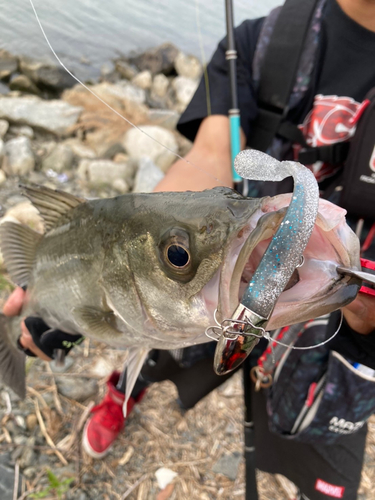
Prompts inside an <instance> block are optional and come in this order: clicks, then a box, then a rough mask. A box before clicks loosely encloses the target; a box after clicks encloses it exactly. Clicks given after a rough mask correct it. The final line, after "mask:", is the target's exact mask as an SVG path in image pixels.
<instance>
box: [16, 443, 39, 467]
mask: <svg viewBox="0 0 375 500" xmlns="http://www.w3.org/2000/svg"><path fill="white" fill-rule="evenodd" d="M34 446H35V438H34V437H31V438H29V439H28V440H27V444H26V446H25V447H24V449H23V452H22V455H21V458H20V461H19V464H20V467H21V469H26V467H31V466H32V465H33V464H34V462H35V456H36V454H35V451H34Z"/></svg>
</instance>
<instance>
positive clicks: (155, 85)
mask: <svg viewBox="0 0 375 500" xmlns="http://www.w3.org/2000/svg"><path fill="white" fill-rule="evenodd" d="M168 87H169V79H168V78H167V77H166V76H165V75H163V74H159V75H155V78H154V81H153V82H152V88H151V96H153V97H155V96H156V97H165V96H166V95H167V90H168Z"/></svg>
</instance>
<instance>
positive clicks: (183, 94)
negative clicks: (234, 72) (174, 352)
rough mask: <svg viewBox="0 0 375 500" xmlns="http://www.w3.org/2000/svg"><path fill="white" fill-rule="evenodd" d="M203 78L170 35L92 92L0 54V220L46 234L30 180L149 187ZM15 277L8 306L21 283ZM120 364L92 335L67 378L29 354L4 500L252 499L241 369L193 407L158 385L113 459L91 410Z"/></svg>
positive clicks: (1, 478) (0, 495) (276, 488)
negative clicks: (97, 452) (101, 447)
mask: <svg viewBox="0 0 375 500" xmlns="http://www.w3.org/2000/svg"><path fill="white" fill-rule="evenodd" d="M201 74H202V66H201V64H200V62H199V60H198V59H197V58H195V57H193V56H190V55H187V54H184V53H183V52H181V51H179V50H178V49H177V48H176V47H174V46H173V45H171V44H169V43H166V44H163V45H161V46H160V47H157V48H154V49H150V50H148V51H146V52H144V53H142V54H139V55H138V56H133V57H129V58H121V59H118V60H116V61H111V62H109V63H108V64H106V65H104V66H103V68H102V72H101V78H100V80H99V81H97V82H89V83H87V82H85V84H86V85H87V87H88V88H87V89H86V88H84V87H82V86H81V85H78V84H77V83H76V81H75V80H74V79H73V78H72V77H71V76H70V75H68V74H67V73H66V72H65V71H64V70H63V69H62V68H60V67H58V66H51V65H50V64H45V63H43V62H41V61H35V60H31V59H30V58H26V57H16V56H13V55H11V54H9V53H7V52H6V51H1V50H0V217H2V216H4V215H6V216H10V217H15V218H16V219H18V220H19V221H21V222H23V223H26V224H30V225H31V226H32V227H34V228H36V229H39V230H42V226H41V222H40V219H39V217H38V215H37V213H36V210H35V209H33V207H32V206H31V205H30V203H29V202H28V201H26V200H25V198H24V197H22V196H21V195H20V190H19V184H20V183H30V182H33V183H37V184H44V185H48V186H50V187H53V188H57V189H62V190H65V191H68V192H71V193H73V194H78V195H83V196H86V197H109V196H115V195H118V194H123V193H127V192H132V191H134V192H150V191H152V189H153V188H154V186H155V185H156V184H157V183H158V182H159V181H160V180H161V179H162V178H163V176H164V175H165V173H166V172H167V171H168V169H169V168H170V166H171V165H172V164H173V162H174V161H175V160H176V157H175V155H174V154H173V152H175V153H178V154H179V155H181V156H183V155H185V154H186V153H187V152H188V151H189V148H190V147H191V143H190V142H189V141H187V140H186V139H184V138H183V137H182V136H181V135H180V134H178V132H176V130H175V127H176V123H177V121H178V119H179V117H180V114H181V113H182V112H183V110H184V109H185V107H186V105H187V104H188V102H189V101H190V99H191V97H192V95H193V93H194V92H195V89H196V88H197V85H198V83H199V79H200V77H201ZM90 90H91V91H93V92H94V93H95V94H97V95H98V96H99V97H100V98H101V99H102V100H103V101H105V102H106V103H108V104H109V105H110V106H111V107H112V108H113V110H114V111H113V110H111V109H108V108H107V107H106V106H105V105H104V104H102V103H101V102H100V101H99V100H98V99H97V98H96V97H94V95H93V94H91V92H90ZM116 112H118V113H119V115H123V116H124V117H125V118H127V119H129V120H131V121H132V122H133V123H134V124H136V125H137V126H139V127H140V128H141V129H142V130H144V131H145V132H146V133H147V134H148V135H150V136H152V137H154V138H155V139H157V141H158V142H159V143H161V144H164V145H165V146H167V147H168V150H167V149H165V148H163V147H162V146H160V144H158V143H156V142H153V141H152V140H151V139H150V138H149V137H148V136H147V135H146V134H143V133H141V132H139V131H138V130H136V129H134V128H133V127H132V126H130V125H129V124H128V123H127V122H126V120H124V119H123V118H121V116H119V115H118V114H116ZM4 272H5V271H4V269H0V306H1V305H2V301H3V300H4V299H5V298H6V296H7V295H8V294H9V292H10V290H11V284H10V283H9V282H8V281H7V278H6V275H5V274H4ZM123 361H124V353H123V352H121V351H116V350H113V349H109V348H108V347H106V346H103V345H100V344H96V343H94V342H87V341H86V343H85V345H81V346H79V347H77V348H75V349H74V350H73V352H72V353H71V355H70V356H69V357H68V358H67V363H68V365H67V366H66V367H65V368H66V371H65V372H64V373H60V372H59V369H58V368H56V367H53V365H52V364H51V365H50V364H48V363H45V362H42V361H41V360H35V359H32V358H29V360H28V362H27V372H28V378H27V381H28V392H27V397H26V399H25V400H24V401H20V400H19V398H17V396H16V395H15V394H14V393H13V392H12V391H10V390H9V389H7V388H6V387H2V386H0V499H1V500H15V499H18V500H21V499H22V500H26V499H27V498H30V499H31V498H47V499H59V500H60V499H66V500H125V499H126V498H128V499H132V500H167V499H170V500H185V499H201V500H213V499H215V500H216V499H219V498H220V499H221V500H233V499H236V498H238V499H241V498H244V496H245V484H244V463H243V459H242V453H243V442H242V435H243V429H242V417H243V416H242V411H243V400H242V389H241V380H240V376H239V374H237V375H236V376H235V377H233V378H231V379H230V380H229V381H228V383H227V384H225V385H224V386H222V387H221V388H219V389H218V390H216V391H214V392H213V393H211V394H210V395H209V396H208V397H207V398H205V399H204V400H202V401H201V402H199V403H198V405H197V406H196V407H195V408H194V409H192V410H190V411H188V412H186V413H183V412H181V410H180V409H179V407H178V405H177V404H176V397H177V393H176V389H175V387H174V386H173V384H171V383H169V382H164V383H161V384H154V385H153V386H152V387H151V388H150V389H149V391H148V392H147V394H146V396H145V398H144V399H143V400H142V402H141V403H140V405H137V406H136V407H135V409H134V411H133V412H132V414H131V415H130V417H129V419H128V421H127V425H126V429H125V432H123V433H122V434H121V436H120V438H119V439H118V441H117V442H116V443H115V446H114V448H113V450H112V452H111V453H110V454H109V455H108V456H107V457H106V458H105V459H103V460H98V461H94V460H92V459H90V458H89V457H87V456H86V455H85V454H84V453H82V450H81V446H80V441H81V440H80V431H81V429H82V426H83V425H84V422H85V419H86V418H87V416H88V414H89V411H90V408H91V407H92V405H93V404H94V401H96V402H98V401H100V399H101V397H102V396H103V394H104V391H105V380H106V378H107V376H108V375H109V373H111V371H112V370H113V369H120V368H121V366H122V365H123ZM369 427H370V433H369V436H368V446H367V453H366V457H365V467H364V470H363V476H362V483H361V488H360V493H359V497H358V498H359V499H360V500H366V499H368V500H369V499H370V498H375V496H374V495H375V487H374V484H375V469H374V467H373V464H374V460H375V419H372V420H371V422H370V426H369ZM161 469H167V471H165V470H163V473H164V476H163V477H164V478H162V479H160V477H161V473H160V470H161ZM168 474H169V479H168V480H166V477H167V476H168ZM169 481H170V482H169ZM258 486H259V491H260V499H261V500H275V498H277V499H279V500H282V499H291V498H294V492H293V490H292V489H291V487H290V485H288V483H287V482H285V481H284V480H283V479H282V478H281V479H280V478H278V479H277V478H274V477H273V476H269V475H266V474H261V473H260V474H259V475H258ZM33 495H34V496H33Z"/></svg>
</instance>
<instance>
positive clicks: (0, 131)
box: [0, 120, 9, 139]
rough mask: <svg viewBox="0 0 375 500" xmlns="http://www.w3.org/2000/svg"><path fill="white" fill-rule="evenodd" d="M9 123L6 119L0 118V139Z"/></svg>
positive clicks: (6, 130)
mask: <svg viewBox="0 0 375 500" xmlns="http://www.w3.org/2000/svg"><path fill="white" fill-rule="evenodd" d="M8 128H9V123H8V122H7V121H6V120H0V138H1V139H2V138H3V137H4V136H5V134H6V133H7V132H8Z"/></svg>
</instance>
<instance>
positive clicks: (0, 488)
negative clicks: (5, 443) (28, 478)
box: [0, 464, 21, 500]
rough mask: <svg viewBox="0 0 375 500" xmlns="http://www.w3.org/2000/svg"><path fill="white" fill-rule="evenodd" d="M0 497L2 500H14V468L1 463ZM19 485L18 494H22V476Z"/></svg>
mask: <svg viewBox="0 0 375 500" xmlns="http://www.w3.org/2000/svg"><path fill="white" fill-rule="evenodd" d="M0 477H1V481H0V498H1V500H13V498H14V496H13V488H14V470H13V469H11V468H10V467H6V466H5V465H2V464H0ZM18 484H19V486H18V494H19V495H20V494H21V478H20V481H19V483H18Z"/></svg>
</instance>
